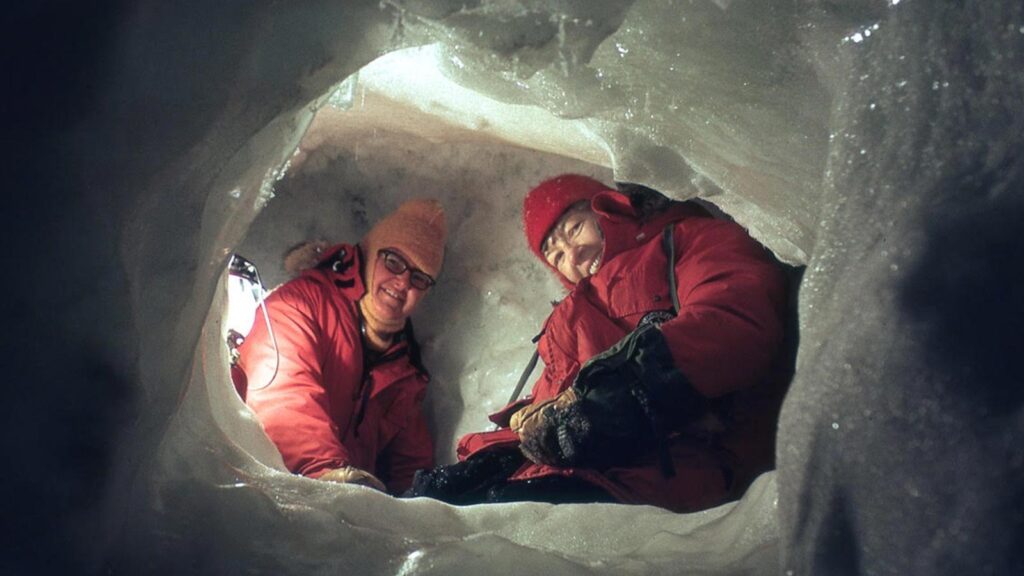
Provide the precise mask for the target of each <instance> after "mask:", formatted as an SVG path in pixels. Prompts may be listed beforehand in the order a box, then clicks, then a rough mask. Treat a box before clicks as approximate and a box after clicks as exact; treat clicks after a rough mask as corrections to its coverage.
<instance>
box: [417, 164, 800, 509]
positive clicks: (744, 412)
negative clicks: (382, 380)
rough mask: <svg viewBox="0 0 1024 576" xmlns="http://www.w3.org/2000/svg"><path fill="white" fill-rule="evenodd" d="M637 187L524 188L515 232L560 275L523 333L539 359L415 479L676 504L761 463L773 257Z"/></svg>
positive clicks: (485, 489)
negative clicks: (448, 463) (520, 384)
mask: <svg viewBox="0 0 1024 576" xmlns="http://www.w3.org/2000/svg"><path fill="white" fill-rule="evenodd" d="M636 190H637V193H636V194H633V195H631V196H630V195H626V194H623V193H620V192H618V191H615V190H611V189H609V188H607V187H606V186H604V185H603V184H601V183H600V182H598V181H596V180H593V179H591V178H588V177H585V176H578V175H563V176H560V177H557V178H553V179H550V180H548V181H545V182H543V183H542V184H540V185H539V186H538V187H536V188H535V189H533V190H531V191H530V193H529V194H528V195H527V197H526V200H525V203H524V212H523V219H524V224H525V228H526V237H527V241H528V242H529V247H530V249H531V250H532V251H533V252H534V253H535V254H536V255H537V256H538V257H539V258H541V260H542V261H543V262H544V263H545V264H546V265H547V266H548V267H550V268H551V269H552V270H553V271H555V272H556V273H557V274H558V276H559V278H560V280H562V282H563V284H565V286H566V288H568V289H569V294H568V295H567V296H566V297H565V298H564V299H563V300H562V301H561V302H559V303H558V304H557V305H556V307H555V309H554V311H553V312H552V313H551V316H550V317H549V318H548V320H547V322H546V323H545V326H544V330H543V332H542V334H541V336H540V339H539V342H538V351H539V353H540V357H541V359H542V360H543V361H544V366H545V368H544V373H543V374H542V376H541V377H540V379H539V380H538V381H537V382H536V383H535V384H534V387H533V391H532V393H531V394H530V395H529V396H527V397H526V398H523V399H521V400H519V401H516V402H513V403H512V404H510V405H509V406H507V407H505V408H504V409H503V410H501V411H499V412H498V413H496V414H493V415H492V416H491V420H492V421H493V422H495V423H496V424H498V425H499V427H500V428H499V429H498V430H495V431H491V432H481V433H475V434H469V435H467V436H465V437H463V438H462V439H461V440H460V442H459V446H458V455H459V459H460V460H461V462H460V463H458V464H455V465H453V466H452V467H448V468H445V467H441V468H439V469H436V470H434V471H432V472H430V473H423V474H421V475H420V477H418V478H417V482H416V486H415V487H414V493H416V494H417V495H426V496H433V497H437V498H440V499H445V500H448V501H451V502H454V503H472V502H476V501H509V500H541V501H548V502H579V501H619V502H624V503H634V504H653V505H657V506H662V507H665V508H668V509H670V510H674V511H680V512H682V511H693V510H699V509H703V508H707V507H710V506H714V505H717V504H720V503H722V502H724V501H725V500H726V499H728V498H729V497H730V496H732V495H736V494H738V493H739V492H740V491H741V490H742V489H744V488H745V487H746V485H747V484H749V482H750V481H751V480H752V479H753V477H754V476H755V475H756V474H758V473H760V472H763V471H765V470H767V469H769V468H770V467H771V466H772V462H773V451H774V428H775V423H776V420H777V416H778V407H779V405H780V404H781V398H782V395H783V392H784V390H782V389H781V386H780V385H779V383H777V382H776V383H772V382H771V381H770V380H771V379H770V378H769V376H770V374H771V372H772V368H773V366H774V364H775V360H776V357H777V355H778V352H779V349H780V347H781V344H782V339H783V316H784V312H785V308H786V297H785V289H784V277H783V275H782V273H781V270H780V269H779V267H778V266H777V264H776V263H775V262H774V260H773V258H772V257H771V255H770V254H769V253H768V252H767V250H765V248H764V247H762V246H761V245H760V244H758V243H757V242H755V241H754V240H752V239H751V238H750V237H749V236H748V235H747V233H746V232H745V231H744V230H743V229H742V228H741V227H740V226H738V225H737V224H735V223H733V222H730V221H727V220H722V219H715V218H711V217H710V216H709V214H708V213H707V212H706V211H705V210H704V209H703V208H701V207H700V206H698V205H697V204H695V203H692V202H686V203H683V202H670V201H668V200H667V199H666V198H664V197H663V196H661V195H660V194H658V193H656V192H654V191H651V190H648V189H643V188H640V187H636ZM670 261H671V262H672V265H671V266H670V265H669V262H670ZM673 285H674V294H673V288H672V287H673ZM673 296H675V300H677V306H678V307H676V305H674V304H676V302H674V299H673ZM766 380H767V381H768V382H766ZM488 475H489V477H488V478H486V479H484V480H482V481H481V478H485V477H487V476H488ZM467 478H468V479H467ZM417 488H418V489H419V490H418V491H417ZM467 494H469V496H467Z"/></svg>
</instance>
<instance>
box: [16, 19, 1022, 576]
mask: <svg viewBox="0 0 1024 576" xmlns="http://www.w3.org/2000/svg"><path fill="white" fill-rule="evenodd" d="M45 4H46V3H45V2H44V3H41V4H40V3H32V4H31V5H27V4H26V5H25V6H24V7H21V5H16V6H15V7H13V8H11V12H12V13H13V14H14V17H15V20H16V21H17V22H20V21H21V20H26V21H30V23H31V24H32V25H31V26H24V27H20V26H13V27H12V28H18V29H19V30H17V32H21V33H22V34H21V35H15V36H14V37H13V38H14V40H15V42H14V44H13V45H12V49H10V50H7V51H5V55H11V58H10V59H9V60H8V61H6V62H5V70H11V71H13V73H14V74H15V81H12V82H11V83H10V84H11V86H12V89H11V92H12V93H14V94H15V95H16V96H20V97H21V100H23V101H21V102H17V104H16V105H15V106H12V107H11V109H13V110H17V111H19V112H20V114H14V115H12V116H16V117H15V118H12V119H11V121H10V126H11V134H12V136H11V137H9V138H8V139H7V141H8V143H9V144H12V145H11V148H14V150H13V151H12V152H11V153H10V154H9V156H8V158H9V159H13V160H14V162H12V164H14V165H15V168H16V169H13V170H11V171H10V173H11V174H12V175H13V176H14V177H15V178H16V185H12V187H11V189H12V190H17V191H18V192H19V193H18V194H12V195H11V196H12V198H11V200H10V201H9V202H8V204H6V205H5V210H3V211H2V216H3V218H4V219H5V225H4V229H5V232H10V233H9V234H8V238H5V241H8V240H9V241H10V243H11V248H10V249H8V250H5V252H6V253H7V257H8V258H10V259H11V260H9V262H10V264H9V266H7V267H6V268H7V269H9V270H15V271H17V272H18V273H19V274H21V275H22V276H25V277H26V278H28V280H27V281H21V277H20V276H19V278H18V279H17V280H16V281H12V282H9V283H6V284H7V285H6V286H5V288H7V289H8V290H10V291H11V292H12V293H13V295H12V296H11V297H9V298H5V299H4V304H5V306H6V308H5V318H9V319H13V322H7V324H8V325H10V326H12V327H13V328H14V329H13V330H8V331H6V333H5V346H6V348H7V349H9V350H10V352H9V354H8V356H9V358H10V360H11V362H12V364H13V365H14V369H13V372H12V373H11V375H10V376H9V378H8V379H9V380H10V381H11V382H18V383H20V382H26V383H30V384H31V385H28V386H20V385H19V386H18V387H17V390H18V392H19V393H17V394H10V395H8V396H7V398H6V399H7V400H8V402H6V403H5V408H7V412H6V416H7V417H6V418H5V419H4V422H5V425H6V426H7V427H8V428H7V429H6V433H5V434H4V437H5V441H6V445H5V455H7V456H8V460H9V461H11V462H15V463H17V465H16V466H12V467H10V468H11V469H10V470H7V471H5V474H4V477H3V480H4V483H5V484H4V488H5V494H7V495H8V496H9V498H8V500H10V501H11V502H9V504H8V505H9V506H10V507H11V510H12V513H5V514H4V517H5V520H6V521H8V522H12V521H13V522H15V523H16V524H15V525H14V526H11V527H8V530H7V533H9V534H15V535H17V536H18V538H17V539H16V541H15V545H14V546H11V547H10V548H11V551H10V554H9V555H5V558H4V559H3V561H4V562H5V564H4V569H5V570H6V569H7V568H8V565H10V566H13V568H12V569H11V570H9V571H11V572H13V573H26V572H27V573H51V572H56V573H62V574H66V573H69V572H87V573H113V574H136V573H146V574H152V573H167V574H234V573H272V574H338V573H341V574H391V575H395V574H398V575H402V576H411V575H427V574H437V575H451V574H456V575H458V574H481V573H490V574H522V573H538V574H555V573H557V574H579V575H584V574H587V575H597V574H608V575H611V574H615V575H618V574H680V573H683V574H775V573H785V574H790V573H792V574H794V575H796V574H851V575H852V574H969V573H980V574H1019V573H1022V571H1024V559H1022V551H1024V514H1022V513H1021V510H1024V495H1022V494H1024V492H1022V488H1021V487H1022V486H1024V441H1021V439H1022V438H1024V418H1022V416H1021V415H1022V413H1024V411H1022V406H1024V396H1022V392H1021V390H1022V388H1021V387H1020V382H1021V381H1022V380H1024V376H1022V370H1021V364H1020V363H1019V361H1018V360H1019V358H1020V357H1021V354H1022V352H1021V351H1022V350H1024V345H1022V342H1024V340H1022V338H1021V335H1022V334H1024V329H1021V325H1020V319H1021V318H1024V310H1022V303H1024V299H1022V298H1021V297H1020V292H1019V287H1020V286H1022V285H1024V282H1022V279H1021V274H1022V272H1021V270H1022V268H1021V267H1020V266H1019V262H1020V260H1021V254H1024V242H1022V240H1021V235H1020V234H1019V223H1020V221H1021V219H1022V218H1024V203H1022V202H1021V199H1022V198H1024V195H1021V194H1020V191H1021V189H1022V187H1021V186H1022V182H1024V76H1022V75H1021V73H1020V69H1021V66H1020V63H1021V62H1022V61H1024V4H1021V2H1019V0H998V1H996V0H993V1H990V2H975V3H948V2H947V3H942V2H925V1H909V0H903V1H897V0H886V1H876V0H863V1H854V2H834V1H830V0H823V1H816V0H810V1H806V2H803V1H802V2H791V1H788V0H779V1H766V2H735V1H730V0H628V1H617V0H615V1H588V2H580V1H576V0H556V1H546V0H545V1H538V0H517V1H506V0H480V1H462V0H455V1H449V0H385V1H383V2H380V1H376V0H374V1H366V2H359V1H351V2H308V3H307V2H303V3H297V2H293V3H289V2H278V1H263V2H258V1H256V2H253V1H249V2H241V3H233V2H227V1H225V2H203V1H195V2H187V1H183V2H176V3H173V4H170V3H160V2H147V1H140V2H136V3H132V4H133V6H132V7H131V9H128V7H127V6H126V5H125V4H124V3H117V2H112V3H99V4H97V5H93V4H90V5H89V6H88V7H82V8H74V7H67V6H63V5H62V6H60V7H56V8H55V7H50V6H45ZM402 50H409V51H408V52H403V53H402V54H404V56H400V55H399V51H402ZM389 53H394V54H395V56H392V58H399V60H391V61H390V62H391V64H390V65H389V66H388V67H387V68H389V69H391V70H392V72H394V74H393V76H391V77H389V73H386V71H384V70H381V69H377V70H375V69H374V67H373V65H371V66H370V67H364V66H365V65H367V64H369V63H371V62H373V61H374V60H376V59H377V58H378V57H381V56H384V55H386V54H389ZM385 58H386V56H385ZM380 62H386V60H381V61H380ZM380 62H378V63H377V65H378V66H379V65H380ZM392 66H393V68H392ZM357 71H358V75H356V72H357ZM346 78H353V79H352V80H350V81H348V83H343V82H342V81H343V80H344V79H346ZM318 110H319V111H321V114H320V115H319V116H317V115H316V112H317V111H318ZM314 116H317V117H316V118H314ZM307 128H308V130H307ZM296 150H298V151H299V152H298V154H295V151H296ZM566 170H573V171H581V172H585V173H589V174H593V175H595V176H598V177H600V179H602V180H605V181H607V182H610V181H611V180H612V179H615V180H623V181H632V182H638V183H642V184H646V185H648V186H650V187H652V188H655V189H658V190H661V191H663V192H666V193H667V194H669V195H671V196H673V197H677V198H688V197H691V196H699V197H701V198H705V199H707V200H709V201H711V202H713V203H714V204H715V205H716V206H719V207H720V208H721V209H722V210H723V211H724V212H726V213H727V214H729V215H730V216H732V217H734V218H735V219H736V221H737V222H739V223H740V224H742V225H743V226H744V227H746V228H747V229H748V230H749V231H750V233H751V235H753V236H754V237H755V238H756V239H758V240H759V241H761V242H762V243H763V244H764V245H765V246H767V247H768V248H770V249H771V250H772V251H773V252H774V253H775V254H776V255H777V256H779V258H780V259H782V260H783V261H786V262H788V263H791V264H804V265H806V274H805V276H804V277H803V280H802V283H801V288H800V301H799V310H800V339H801V342H800V351H799V355H798V358H797V363H796V374H795V377H794V380H793V382H792V384H791V386H790V392H789V394H788V395H787V397H786V401H785V404H784V406H783V411H782V415H781V417H780V422H779V433H778V442H777V450H776V454H777V470H776V472H775V473H774V474H768V475H766V476H763V477H762V478H761V479H760V480H759V481H758V482H756V483H755V484H754V485H753V486H752V487H751V489H750V490H748V492H747V493H746V495H745V496H744V498H743V499H742V500H740V501H739V502H737V503H735V504H730V505H726V506H722V507H719V508H715V509H713V510H709V511H706V512H702V513H699V514H682V515H681V514H672V513H669V512H666V511H663V510H659V509H655V508H649V507H629V506H618V505H588V506H576V505H564V506H550V505H545V504H515V505H489V506H475V507H467V508H453V507H450V506H447V505H444V504H441V503H438V502H434V501H429V500H425V499H421V500H409V501H399V500H397V499H394V498H391V497H389V496H386V495H383V494H380V493H377V492H373V491H371V490H368V489H364V488H360V487H355V486H336V485H325V484H324V483H319V482H316V481H313V480H308V479H305V478H301V477H297V476H294V475H291V474H287V473H284V472H283V471H282V466H281V463H280V460H279V457H278V455H277V453H276V450H275V449H274V447H273V446H272V445H270V443H269V441H268V440H267V438H266V436H265V435H264V434H263V432H262V431H261V429H260V427H259V424H258V423H257V422H256V421H255V420H254V419H253V418H252V416H251V413H250V412H249V411H248V409H247V408H245V406H244V405H243V404H242V403H241V402H240V401H239V400H238V398H237V396H236V395H235V394H234V391H233V390H232V388H231V386H230V384H228V382H229V380H228V376H227V368H226V365H227V362H226V349H225V347H224V345H223V325H222V317H223V303H224V299H223V284H222V283H219V280H220V279H222V274H223V272H224V268H225V265H226V261H227V258H228V256H229V254H230V253H231V252H233V251H238V252H241V253H243V254H244V255H245V256H247V257H249V258H251V259H253V260H255V261H256V262H257V263H258V264H259V265H260V267H261V271H262V272H264V273H265V280H266V282H267V284H268V285H273V284H276V283H277V282H279V281H280V280H282V279H283V278H282V277H281V276H280V272H279V271H277V272H275V271H274V268H275V267H276V266H278V264H279V262H280V251H281V250H282V248H283V247H286V246H288V245H289V244H290V243H293V242H295V241H298V240H304V239H308V238H310V237H316V236H324V237H326V238H327V239H336V240H354V239H356V238H357V237H358V236H359V234H360V233H361V231H362V230H363V229H364V228H365V226H366V224H367V222H369V221H372V220H373V219H374V218H375V217H377V216H378V215H379V214H381V213H382V212H384V211H386V210H389V209H390V208H393V207H394V205H395V204H396V203H397V202H398V201H399V200H400V199H402V198H405V197H407V196H412V195H434V196H438V197H440V198H441V199H442V201H443V202H445V204H446V208H447V209H448V212H449V215H450V225H451V226H452V228H453V234H452V236H451V249H452V254H453V257H452V258H451V262H450V264H451V266H450V267H449V268H448V269H446V271H445V273H444V275H443V277H442V279H441V286H440V290H438V292H437V294H443V296H440V297H438V298H436V299H433V300H432V301H431V300H428V302H427V304H426V305H425V307H424V308H423V309H422V313H421V314H420V315H419V317H418V318H416V321H417V323H418V326H421V327H422V328H421V329H418V333H419V334H421V335H422V337H423V339H424V340H425V342H424V343H425V345H426V348H427V350H426V353H427V354H428V360H429V361H430V362H431V364H432V369H433V371H434V376H435V382H436V384H437V385H436V387H435V391H436V393H434V394H432V395H431V397H430V399H429V406H428V409H429V412H430V413H431V415H432V418H433V422H432V425H433V428H434V432H435V433H436V435H437V445H438V450H439V454H438V456H439V457H440V458H441V459H442V460H443V459H447V458H450V447H451V442H452V441H453V440H454V438H455V437H457V436H458V435H459V434H461V433H462V432H464V431H467V430H470V429H475V428H479V427H480V426H481V425H483V424H484V423H483V420H482V415H483V414H484V413H486V412H487V411H488V410H489V409H491V408H493V407H495V405H496V404H498V403H500V402H502V401H504V399H505V396H506V395H507V393H508V388H509V385H510V383H511V382H512V381H513V380H514V379H515V377H516V374H517V372H518V371H519V370H520V368H521V366H522V364H523V362H524V361H525V359H526V357H528V355H529V346H528V344H527V342H528V340H527V339H528V338H529V337H530V336H532V333H533V331H534V330H535V329H536V326H537V323H538V322H539V321H540V319H541V318H542V316H543V315H544V310H543V309H542V307H538V306H537V302H538V301H540V302H543V300H544V299H545V298H547V297H549V296H550V295H552V294H556V293H557V292H558V287H557V286H556V285H555V284H554V282H553V280H552V279H551V278H550V277H549V275H547V274H546V273H544V271H543V270H540V269H538V268H539V267H538V266H536V264H535V263H534V262H533V261H531V259H530V257H529V256H528V253H526V251H524V250H520V249H518V248H516V247H517V246H521V239H520V237H519V232H518V230H517V228H518V227H517V225H516V224H517V222H518V202H519V199H520V198H521V197H522V193H523V191H524V190H525V189H527V188H528V187H529V186H530V185H532V184H534V183H536V182H537V181H538V180H539V179H541V178H543V177H545V176H549V175H551V174H552V173H555V172H561V171H566ZM22 179H24V180H26V182H25V183H24V185H23V186H22V185H21V184H22V183H21V180H22ZM272 196H276V198H274V197H272ZM261 209H262V210H261ZM5 247H6V246H5ZM275 274H276V275H275ZM524 287H526V288H524ZM211 303H212V306H211ZM453 303H457V304H458V305H453ZM483 350H486V353H484V352H481V351H483ZM54 406H57V409H56V410H54ZM40 415H43V417H40ZM5 510H6V509H5Z"/></svg>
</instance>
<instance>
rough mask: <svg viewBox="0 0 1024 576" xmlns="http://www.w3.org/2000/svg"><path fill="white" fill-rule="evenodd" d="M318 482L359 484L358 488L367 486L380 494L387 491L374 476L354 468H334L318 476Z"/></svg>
mask: <svg viewBox="0 0 1024 576" xmlns="http://www.w3.org/2000/svg"><path fill="white" fill-rule="evenodd" d="M318 480H323V481H325V482H337V483H339V484H359V485H360V486H368V487H370V488H373V489H375V490H380V491H381V492H387V491H388V489H387V487H386V486H384V483H383V482H381V481H380V480H378V479H377V477H376V476H374V475H373V474H370V473H369V472H367V471H366V470H361V469H359V468H356V467H355V466H344V467H341V468H336V469H334V470H331V471H330V472H328V473H326V474H324V475H322V476H320V477H319V478H318Z"/></svg>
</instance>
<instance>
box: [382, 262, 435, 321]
mask: <svg viewBox="0 0 1024 576" xmlns="http://www.w3.org/2000/svg"><path fill="white" fill-rule="evenodd" d="M398 264H401V266H399V265H398ZM392 269H394V270H401V272H397V273H396V272H392ZM413 274H423V275H424V276H427V275H426V274H424V273H423V272H422V271H420V270H417V269H415V268H413V267H411V266H410V265H409V258H408V257H407V256H406V255H405V254H403V253H402V251H401V250H399V249H397V248H386V249H384V250H380V251H379V252H378V253H377V259H376V260H375V261H374V268H373V286H371V287H370V290H371V292H372V293H373V298H371V299H370V302H371V303H372V305H373V307H374V310H375V312H376V313H377V315H378V316H379V317H380V318H382V319H385V320H390V321H394V322H404V321H405V319H406V318H408V317H409V315H410V314H412V312H413V310H415V309H416V306H417V305H418V304H419V303H420V300H422V299H423V297H424V296H425V295H426V293H427V290H426V289H420V288H417V287H415V286H413V285H412V281H411V279H412V275H413ZM427 278H430V277H429V276H427ZM431 281H432V279H431Z"/></svg>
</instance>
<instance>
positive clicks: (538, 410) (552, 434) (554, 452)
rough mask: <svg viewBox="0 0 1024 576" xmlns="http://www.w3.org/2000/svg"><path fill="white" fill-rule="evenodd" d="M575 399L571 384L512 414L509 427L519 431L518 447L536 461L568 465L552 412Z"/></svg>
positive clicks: (572, 402)
mask: <svg viewBox="0 0 1024 576" xmlns="http://www.w3.org/2000/svg"><path fill="white" fill-rule="evenodd" d="M576 402H578V398H577V396H576V390H575V389H573V388H569V389H567V390H565V391H563V392H562V393H561V394H559V395H558V396H555V397H554V398H552V399H550V400H546V401H544V402H534V403H533V404H528V405H526V406H524V407H523V408H521V409H520V410H519V411H517V412H516V413H515V414H513V415H512V418H511V419H510V420H509V427H510V428H511V429H512V431H513V432H515V433H516V434H517V435H519V448H520V451H522V453H523V455H524V456H526V457H527V458H529V459H530V460H531V461H533V462H535V463H537V464H549V465H552V466H564V465H565V460H566V459H565V457H564V455H563V454H562V451H561V448H560V447H559V446H558V430H557V422H556V421H557V419H556V418H553V417H552V416H553V415H554V414H555V413H559V412H561V411H563V410H566V409H568V408H569V407H570V406H572V405H574V404H575V403H576Z"/></svg>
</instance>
